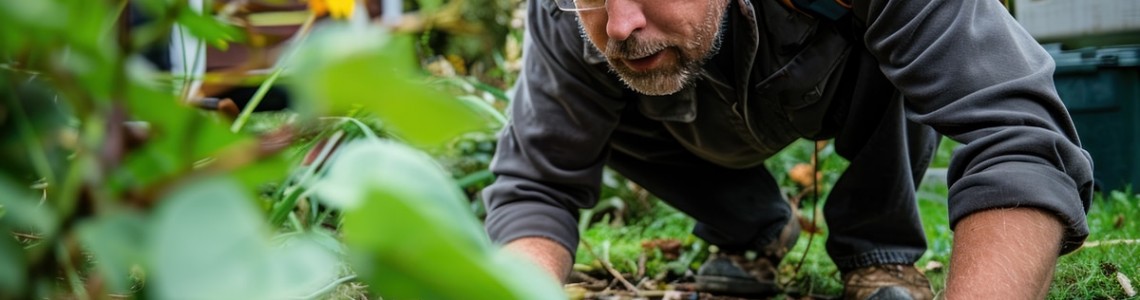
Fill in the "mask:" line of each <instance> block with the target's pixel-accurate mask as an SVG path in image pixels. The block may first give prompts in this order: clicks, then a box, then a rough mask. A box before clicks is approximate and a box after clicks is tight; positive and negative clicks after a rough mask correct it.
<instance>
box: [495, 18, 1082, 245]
mask: <svg viewBox="0 0 1140 300" xmlns="http://www.w3.org/2000/svg"><path fill="white" fill-rule="evenodd" d="M732 1H737V2H736V3H735V4H734V5H731V6H729V9H731V10H739V13H729V14H727V15H728V16H729V19H728V22H729V24H728V26H729V27H731V31H730V32H729V34H728V35H727V36H725V44H724V46H725V47H726V48H725V49H724V50H728V51H724V50H722V51H721V52H720V53H719V54H717V57H716V58H714V59H712V60H711V61H710V62H709V63H708V64H707V65H706V67H705V69H704V72H702V74H701V78H700V79H699V80H698V81H697V83H696V84H694V85H693V86H691V87H687V88H685V89H684V90H682V91H681V92H678V93H676V94H674V95H669V96H663V97H650V96H645V95H639V94H637V93H635V92H633V91H631V90H629V89H628V88H626V87H625V86H623V84H622V83H621V82H620V81H618V79H617V78H616V76H615V75H613V74H612V73H611V72H610V71H608V68H607V66H606V65H605V64H606V63H605V60H604V59H603V58H602V57H601V55H600V54H599V53H597V51H596V50H595V49H594V48H593V47H592V46H591V45H589V44H588V41H586V40H585V39H584V38H583V37H582V34H581V32H580V31H579V27H578V24H577V20H576V16H575V15H573V14H572V13H565V12H561V11H558V9H557V8H556V7H554V5H553V3H552V2H553V1H548V0H535V1H531V3H530V7H529V8H528V15H527V24H528V29H529V30H528V35H527V37H526V40H527V41H526V43H525V45H526V47H525V56H524V70H523V72H522V75H521V77H520V79H519V81H518V83H517V86H516V87H515V89H514V90H513V102H512V104H511V110H510V115H511V119H510V123H509V125H508V126H506V127H505V128H504V129H503V131H502V132H501V133H500V138H501V139H500V142H499V147H498V149H497V152H496V155H495V159H494V162H493V163H492V166H491V169H492V171H493V172H494V173H495V174H496V175H498V179H497V180H496V181H495V183H494V184H492V185H491V186H489V187H487V188H486V189H485V190H484V191H483V197H484V201H486V207H487V210H488V215H487V219H486V230H487V233H488V234H489V235H490V237H491V238H492V240H494V241H495V242H498V243H506V242H509V241H511V240H514V239H518V238H522V237H545V238H549V239H551V240H554V241H556V242H558V243H560V244H562V245H563V246H564V247H566V249H567V250H569V251H570V252H571V253H574V252H575V251H576V248H577V244H578V231H577V225H576V224H577V222H576V219H577V216H578V210H579V209H581V208H588V207H591V206H593V205H594V204H595V203H596V202H597V198H598V194H599V187H600V184H601V177H602V170H603V166H604V165H605V163H606V160H607V155H608V153H609V151H611V150H612V149H613V147H614V145H620V144H623V143H618V142H622V141H613V140H611V136H612V133H613V131H614V130H615V128H618V127H619V126H621V123H622V119H621V115H622V112H623V111H624V110H625V109H626V108H627V106H636V107H634V108H636V109H637V110H638V111H639V112H640V113H641V114H643V115H644V116H646V117H648V118H650V119H653V120H658V121H662V122H664V123H665V124H666V127H667V128H668V129H669V131H670V132H672V133H673V136H674V137H675V138H676V139H677V140H678V141H679V142H680V143H681V144H682V145H684V146H685V148H686V149H688V150H689V151H691V152H692V153H694V154H696V155H697V156H699V157H701V158H703V159H705V160H708V161H710V162H713V163H716V164H719V165H722V166H726V167H749V166H755V165H758V164H761V163H763V161H764V160H765V159H767V158H768V157H770V156H771V155H773V154H775V153H776V152H777V151H779V150H780V149H782V148H783V147H785V146H786V145H788V144H789V143H791V142H792V141H794V140H795V139H797V138H817V139H818V138H827V137H829V135H831V134H834V130H833V129H829V128H828V126H827V125H826V124H827V120H824V119H823V118H824V115H826V111H827V109H828V107H833V106H834V105H842V103H843V102H845V101H851V99H850V98H851V97H852V96H851V95H847V94H844V93H843V92H842V91H843V89H842V88H841V87H843V86H844V82H845V81H848V80H855V84H862V83H859V81H858V80H857V78H862V77H879V78H886V81H888V83H887V84H884V86H882V87H881V88H882V89H893V90H895V91H896V93H897V94H901V97H902V98H904V99H905V101H906V102H905V108H906V118H908V119H909V120H911V121H914V122H917V123H920V124H923V125H927V126H930V127H932V128H934V129H935V130H936V131H938V132H939V133H940V134H943V135H945V136H948V137H949V138H951V139H953V140H955V141H957V142H959V143H961V144H962V146H961V148H959V149H957V150H956V151H955V153H954V155H953V158H952V161H951V163H950V166H949V173H948V177H947V180H948V184H949V187H950V192H949V211H950V222H951V226H953V224H956V222H957V221H958V220H960V219H961V218H962V217H964V216H966V215H969V214H971V213H973V212H977V211H981V210H986V209H992V208H1008V207H1035V208H1040V209H1044V210H1047V211H1051V212H1053V213H1055V214H1056V216H1057V218H1058V219H1059V220H1061V221H1062V223H1063V224H1064V225H1065V226H1066V233H1065V237H1064V245H1063V249H1062V253H1067V252H1069V251H1072V250H1074V249H1076V248H1077V247H1079V245H1080V244H1081V243H1082V242H1083V241H1084V239H1085V237H1086V236H1087V235H1088V228H1087V225H1086V223H1085V213H1086V211H1087V209H1088V206H1089V201H1090V199H1091V194H1092V161H1091V158H1090V157H1089V155H1088V153H1087V152H1085V151H1084V150H1082V149H1081V147H1080V142H1079V141H1078V138H1077V133H1076V130H1075V129H1074V127H1073V125H1072V121H1071V119H1070V117H1069V115H1068V113H1067V112H1066V109H1065V107H1064V106H1063V104H1062V103H1061V101H1060V99H1059V98H1058V96H1057V92H1056V91H1055V88H1054V85H1053V80H1052V75H1053V69H1054V63H1053V61H1052V59H1051V58H1050V56H1049V55H1048V54H1047V53H1046V52H1045V51H1044V49H1042V48H1041V47H1040V46H1039V45H1038V44H1037V43H1036V42H1035V41H1034V40H1033V38H1032V37H1030V36H1029V34H1027V33H1026V32H1025V30H1024V29H1023V28H1021V27H1020V26H1019V25H1018V23H1017V22H1016V21H1015V20H1014V19H1013V18H1012V17H1011V16H1010V15H1009V13H1008V12H1006V10H1005V9H1004V7H1002V6H1001V4H1000V3H999V1H995V0H923V1H915V0H905V1H904V0H856V1H854V2H855V7H854V8H853V12H854V13H855V14H854V15H856V16H859V18H857V19H856V20H858V21H853V22H850V23H849V24H848V23H842V22H832V21H821V20H819V19H814V18H810V17H807V16H805V15H802V14H800V13H796V12H794V11H791V10H789V9H787V8H785V7H783V6H782V5H780V4H779V3H777V1H776V0H732ZM730 12H731V11H730ZM837 23H838V24H837ZM856 54H869V56H870V57H873V58H874V60H876V61H877V62H878V66H879V67H878V69H877V70H870V72H875V73H878V74H854V76H851V75H850V74H848V75H847V76H844V75H843V74H841V73H844V72H840V71H838V70H841V69H842V66H843V65H844V63H845V62H846V61H847V60H849V59H850V58H851V57H854V56H856ZM717 62H720V63H717ZM725 62H728V63H725ZM853 78H854V79H853ZM850 84H851V83H850V82H848V85H850ZM873 88H879V87H873ZM645 100H651V101H645ZM698 104H699V105H698ZM698 107H700V109H699V110H698ZM697 114H702V118H699V119H698V118H696V116H697ZM709 114H713V117H704V116H708V115H709ZM720 115H723V118H722V117H720ZM630 143H631V141H624V144H630ZM626 150H627V152H634V153H635V154H640V156H642V157H644V158H646V159H652V157H653V153H652V151H651V150H644V151H642V152H644V153H640V152H638V151H640V150H636V149H634V150H630V149H626Z"/></svg>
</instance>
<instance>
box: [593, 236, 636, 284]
mask: <svg viewBox="0 0 1140 300" xmlns="http://www.w3.org/2000/svg"><path fill="white" fill-rule="evenodd" d="M581 243H582V245H584V246H586V251H590V255H593V256H594V259H597V260H598V261H599V262H601V263H602V268H604V269H606V271H607V272H609V273H610V275H613V276H614V279H617V280H618V281H619V282H621V284H622V285H624V286H625V288H627V289H629V290H630V291H633V292H634V293H636V294H637V295H641V291H640V290H638V289H637V287H636V286H633V284H632V283H629V281H628V280H625V277H624V276H621V273H618V271H617V270H614V267H613V266H611V265H610V259H609V257H602V256H598V253H597V252H594V247H591V246H590V242H587V241H586V240H582V241H581Z"/></svg>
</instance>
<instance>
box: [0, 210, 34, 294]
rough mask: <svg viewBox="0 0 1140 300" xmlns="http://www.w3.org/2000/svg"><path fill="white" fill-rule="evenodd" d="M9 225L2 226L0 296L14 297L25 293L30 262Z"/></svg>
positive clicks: (0, 241)
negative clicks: (11, 232) (14, 237)
mask: <svg viewBox="0 0 1140 300" xmlns="http://www.w3.org/2000/svg"><path fill="white" fill-rule="evenodd" d="M10 231H11V230H9V229H8V228H7V227H4V226H0V232H2V233H3V234H0V298H4V299H14V298H15V296H16V295H20V294H22V293H23V289H24V286H25V282H27V278H25V277H24V276H25V275H26V274H27V273H26V272H27V268H28V263H27V261H25V257H26V255H25V254H24V249H23V248H21V247H20V245H19V244H18V243H16V240H15V239H13V238H12V235H11V234H8V232H10Z"/></svg>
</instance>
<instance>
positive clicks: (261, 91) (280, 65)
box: [230, 14, 317, 132]
mask: <svg viewBox="0 0 1140 300" xmlns="http://www.w3.org/2000/svg"><path fill="white" fill-rule="evenodd" d="M316 20H317V15H316V14H310V15H309V19H308V20H305V23H304V24H301V29H300V30H298V31H297V41H296V42H294V45H293V47H294V48H293V49H292V50H291V51H288V53H286V54H285V55H284V56H283V57H282V58H281V59H279V60H278V61H277V64H275V65H274V66H273V73H272V74H271V75H269V78H266V79H265V82H262V83H261V86H260V87H258V88H257V92H256V93H254V94H253V97H252V98H249V103H246V105H245V108H242V110H241V114H240V115H238V117H237V120H234V124H233V125H232V126H230V131H232V132H241V128H242V127H244V126H245V123H246V122H248V121H249V116H250V115H252V114H253V110H254V109H257V106H258V105H261V99H264V98H265V94H267V93H269V88H270V87H272V86H273V83H275V82H277V78H278V77H280V76H281V73H282V72H283V71H284V70H285V64H286V63H287V62H289V61H291V58H292V57H293V55H295V54H296V53H297V48H298V47H299V46H300V45H301V44H302V43H303V42H304V41H305V38H307V37H308V36H309V31H310V30H309V29H310V28H312V27H313V22H315V21H316Z"/></svg>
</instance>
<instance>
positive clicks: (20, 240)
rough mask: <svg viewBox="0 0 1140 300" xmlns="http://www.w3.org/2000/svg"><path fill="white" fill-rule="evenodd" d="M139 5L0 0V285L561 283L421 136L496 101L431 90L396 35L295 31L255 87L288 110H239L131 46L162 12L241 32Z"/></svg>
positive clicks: (400, 292)
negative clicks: (139, 23)
mask: <svg viewBox="0 0 1140 300" xmlns="http://www.w3.org/2000/svg"><path fill="white" fill-rule="evenodd" d="M137 2H138V4H139V6H140V7H141V8H142V10H143V11H144V12H145V13H146V14H148V15H149V16H150V17H152V18H154V19H156V20H157V21H156V22H153V23H151V24H150V25H147V26H146V27H142V28H136V29H135V30H133V31H132V32H131V33H129V34H128V33H126V31H124V30H122V27H120V26H121V24H120V22H121V21H122V15H123V11H124V9H125V7H126V6H125V4H126V3H127V2H126V1H65V0H52V1H0V8H2V9H0V34H2V35H0V41H3V43H2V44H0V64H2V67H3V68H2V70H0V98H2V99H3V102H2V103H0V127H2V128H3V129H4V130H3V131H2V135H0V138H2V141H3V143H2V144H0V149H2V150H3V151H2V152H0V154H2V155H3V156H2V158H3V159H4V160H5V161H6V162H12V163H11V164H8V163H6V164H5V165H4V166H3V168H2V169H0V170H2V171H3V172H2V173H0V232H4V233H5V235H6V237H5V238H3V239H0V260H3V261H2V262H3V263H2V264H0V298H15V299H24V298H81V299H82V298H106V297H109V296H115V297H137V296H142V297H153V298H159V299H166V298H232V299H283V298H314V297H322V296H323V295H326V294H329V293H330V292H331V291H333V290H334V289H336V288H337V286H339V285H341V284H343V283H345V282H349V281H362V282H364V283H367V284H369V285H370V287H371V291H372V293H373V294H374V295H379V296H383V297H385V298H390V299H409V298H410V299H418V298H462V297H463V296H465V295H486V296H488V297H491V298H499V299H511V298H514V299H551V298H560V297H564V296H561V294H562V291H561V289H560V288H559V287H558V286H557V285H556V284H554V283H553V282H552V281H551V280H550V279H549V278H548V277H545V276H542V275H540V274H541V273H539V272H540V271H538V270H537V269H536V268H534V267H533V266H530V265H527V264H524V263H522V262H521V261H520V260H517V259H514V258H512V257H510V256H509V255H508V254H507V253H504V252H501V251H499V250H496V249H495V248H494V247H492V246H491V245H490V243H489V242H488V241H487V240H486V238H485V237H483V233H482V231H481V230H480V229H479V228H480V227H479V225H478V221H477V220H476V219H475V217H474V216H473V215H472V214H471V213H470V211H469V210H468V209H467V207H468V206H467V199H466V197H465V195H464V193H463V192H462V190H461V189H460V187H459V185H458V184H457V183H456V182H455V181H454V180H453V179H452V177H451V175H450V174H448V173H446V171H444V169H442V168H441V167H440V166H439V165H437V164H436V163H435V162H434V161H433V160H432V159H431V158H430V157H429V156H427V155H426V154H424V152H421V151H429V152H432V153H442V152H445V151H444V150H442V149H445V148H446V146H447V145H448V143H450V141H451V140H453V139H454V138H457V137H459V136H460V135H462V134H465V133H467V132H492V131H493V130H495V129H496V128H498V126H500V125H501V115H498V114H497V113H493V112H494V110H493V109H492V110H488V109H486V107H483V106H481V105H484V106H485V105H487V104H480V103H478V102H472V101H463V100H458V99H455V98H453V97H452V96H449V95H447V94H444V93H440V92H437V91H435V90H432V89H428V88H425V87H424V86H423V82H424V78H423V74H422V73H421V72H420V71H419V70H420V68H419V66H418V65H417V64H415V63H413V62H414V61H416V60H415V56H414V52H413V48H412V42H411V41H412V40H411V39H410V38H409V37H407V36H399V35H393V34H390V33H389V32H388V31H387V30H385V29H382V28H379V27H374V26H363V27H359V26H358V27H352V26H347V25H343V24H330V25H328V26H319V27H321V28H318V29H317V30H315V31H313V33H312V36H310V37H308V39H307V40H306V39H305V35H307V34H309V33H308V32H307V31H302V33H301V35H302V36H301V38H298V39H297V42H295V44H293V45H291V46H290V47H289V49H287V50H286V51H287V53H290V54H287V55H284V56H283V57H284V58H285V60H283V61H282V62H280V63H279V64H278V67H277V68H275V72H274V73H273V75H271V76H270V77H269V78H268V79H267V82H268V83H266V85H268V84H271V82H272V81H273V80H274V79H275V78H277V77H278V76H281V78H282V81H283V82H285V84H286V86H287V87H289V88H290V89H292V90H294V91H296V97H295V100H296V102H295V103H294V104H295V105H293V106H292V109H293V111H292V112H291V113H289V114H288V115H287V116H286V117H284V118H282V119H280V120H258V119H261V117H252V119H253V121H251V122H250V123H249V126H246V123H245V122H247V121H250V118H251V117H250V116H248V115H243V116H239V117H238V119H237V120H236V121H235V122H233V123H231V119H229V118H227V117H224V116H221V115H216V114H212V113H203V112H199V111H196V110H194V109H192V108H190V107H187V106H184V105H182V104H183V103H186V101H187V100H192V99H188V98H182V97H183V96H179V95H193V93H189V92H186V91H184V90H183V89H185V85H182V84H179V83H178V82H181V81H184V80H192V79H197V78H178V76H172V75H169V74H164V73H162V72H160V71H157V70H155V69H154V68H153V67H152V66H150V65H148V64H146V63H144V62H142V61H140V60H138V58H137V56H136V55H137V53H139V52H140V51H141V50H142V49H144V48H145V47H146V46H147V45H150V44H154V43H155V42H158V41H160V40H162V37H164V36H165V34H166V33H169V32H171V26H172V25H173V24H180V25H182V26H185V28H186V29H187V30H188V31H189V32H190V33H192V34H193V35H194V36H197V37H198V38H200V39H202V40H204V41H208V42H210V43H211V44H212V45H214V46H216V47H225V46H226V45H227V43H231V42H241V41H242V39H243V37H244V34H243V31H241V30H239V29H238V28H236V27H233V26H232V25H228V24H227V23H223V22H219V20H218V19H216V18H213V17H209V16H203V15H201V14H199V13H196V12H195V11H194V10H193V9H191V8H190V7H189V6H188V5H187V3H186V2H183V1H162V0H149V1H137ZM59 15H63V16H66V17H64V18H57V17H55V16H59ZM311 19H312V17H310V20H311ZM310 22H311V21H310ZM285 69H288V72H282V71H284V70H285ZM186 97H192V96H186ZM255 97H257V96H255ZM255 105H256V104H255ZM358 116H369V117H368V118H367V120H365V121H361V120H360V119H359V118H357V117H358ZM262 125H268V126H262ZM377 127H379V128H377ZM377 129H379V130H377ZM385 140H387V141H385ZM404 143H406V145H405V144H404ZM412 146H415V147H418V149H417V148H413V147H412ZM334 149H339V150H335V151H334ZM306 153H308V154H309V155H299V154H306ZM8 233H11V234H12V235H10V236H8ZM342 235H343V237H342ZM342 239H343V243H342V241H341V240H342ZM59 276H62V277H63V279H62V280H61V279H60V277H59Z"/></svg>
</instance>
